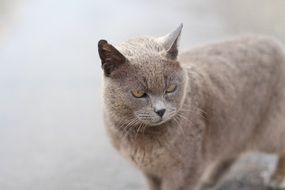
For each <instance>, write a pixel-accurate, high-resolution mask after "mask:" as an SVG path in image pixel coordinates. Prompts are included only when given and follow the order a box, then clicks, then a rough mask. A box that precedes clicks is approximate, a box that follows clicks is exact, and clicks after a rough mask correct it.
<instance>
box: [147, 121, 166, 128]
mask: <svg viewBox="0 0 285 190" xmlns="http://www.w3.org/2000/svg"><path fill="white" fill-rule="evenodd" d="M168 121H169V120H160V121H157V122H151V123H145V124H146V125H148V126H149V127H158V126H161V125H162V124H165V123H166V122H168Z"/></svg>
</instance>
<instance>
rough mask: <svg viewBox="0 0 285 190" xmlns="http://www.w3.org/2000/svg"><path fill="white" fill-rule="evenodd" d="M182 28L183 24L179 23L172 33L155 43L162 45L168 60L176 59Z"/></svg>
mask: <svg viewBox="0 0 285 190" xmlns="http://www.w3.org/2000/svg"><path fill="white" fill-rule="evenodd" d="M182 28H183V24H182V23H181V24H180V25H179V27H178V28H176V30H174V31H173V32H171V33H169V34H167V35H165V36H162V37H159V38H158V39H157V41H158V42H159V43H160V44H162V45H163V47H164V48H165V50H166V52H167V55H166V56H167V57H169V58H170V59H176V58H177V55H178V41H179V37H180V34H181V31H182Z"/></svg>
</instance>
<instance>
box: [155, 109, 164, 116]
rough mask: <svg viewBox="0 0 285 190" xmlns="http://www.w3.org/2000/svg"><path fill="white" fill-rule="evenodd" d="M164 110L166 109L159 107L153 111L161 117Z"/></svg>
mask: <svg viewBox="0 0 285 190" xmlns="http://www.w3.org/2000/svg"><path fill="white" fill-rule="evenodd" d="M165 111H166V109H160V110H157V111H155V113H157V115H159V116H160V117H162V116H163V115H164V113H165Z"/></svg>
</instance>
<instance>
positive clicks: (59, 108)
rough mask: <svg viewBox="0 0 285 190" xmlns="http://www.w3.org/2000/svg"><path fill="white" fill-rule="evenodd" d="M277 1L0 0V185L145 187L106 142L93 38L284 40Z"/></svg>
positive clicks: (58, 189)
mask: <svg viewBox="0 0 285 190" xmlns="http://www.w3.org/2000/svg"><path fill="white" fill-rule="evenodd" d="M284 8H285V1H284V0H176V1H171V0H144V1H143V0H137V1H132V0H121V1H115V0H113V1H112V0H104V1H99V0H0V189H1V190H33V189H40V190H64V189H68V190H109V189H110V190H113V189H115V190H117V189H119V190H131V189H139V190H142V189H145V188H144V180H143V178H142V176H141V174H140V173H139V172H138V171H137V170H136V169H134V168H133V167H132V166H131V165H130V164H129V163H127V162H126V161H125V160H124V159H122V158H121V157H120V156H119V155H118V154H117V152H116V151H115V150H114V149H113V148H112V147H111V145H110V143H109V139H108V137H107V135H106V133H105V130H104V125H103V116H102V71H101V68H100V61H99V59H98V54H97V42H98V40H99V39H102V38H103V39H107V40H108V41H109V42H111V43H113V44H116V43H119V42H122V41H125V40H127V39H128V38H131V37H135V36H140V35H151V36H160V35H164V34H166V33H168V32H170V31H172V30H173V29H175V28H176V27H177V26H178V25H179V24H180V23H181V22H183V23H184V29H183V34H182V38H181V41H180V47H181V49H182V51H183V50H187V49H189V48H191V47H193V46H195V45H200V44H204V43H207V42H210V41H216V40H219V39H225V38H229V37H231V36H236V35H241V34H248V33H253V34H255V33H258V34H266V35H271V36H275V37H277V38H278V39H280V40H281V41H283V42H284V41H285V11H284Z"/></svg>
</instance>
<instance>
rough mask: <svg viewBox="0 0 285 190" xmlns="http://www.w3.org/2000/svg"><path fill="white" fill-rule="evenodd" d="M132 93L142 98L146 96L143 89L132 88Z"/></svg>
mask: <svg viewBox="0 0 285 190" xmlns="http://www.w3.org/2000/svg"><path fill="white" fill-rule="evenodd" d="M132 94H133V96H134V97H136V98H142V97H145V96H146V93H145V92H144V91H143V90H132Z"/></svg>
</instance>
